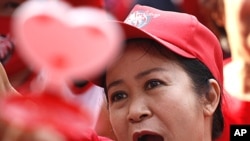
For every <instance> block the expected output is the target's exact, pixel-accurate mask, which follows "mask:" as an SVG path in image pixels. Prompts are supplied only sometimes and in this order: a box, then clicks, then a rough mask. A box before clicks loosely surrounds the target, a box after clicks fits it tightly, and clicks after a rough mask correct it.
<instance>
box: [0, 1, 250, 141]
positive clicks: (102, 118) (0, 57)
mask: <svg viewBox="0 0 250 141" xmlns="http://www.w3.org/2000/svg"><path fill="white" fill-rule="evenodd" d="M65 1H66V2H68V3H69V4H71V5H72V6H74V7H81V6H91V7H95V8H99V9H104V10H106V11H107V12H109V13H110V14H112V15H113V16H114V17H115V18H116V19H118V20H121V21H123V20H124V19H125V17H126V16H127V15H128V14H129V11H130V10H131V9H132V7H133V6H134V5H136V4H141V5H147V6H152V7H155V8H158V9H161V10H166V11H176V12H183V13H188V14H192V15H194V16H196V17H197V19H198V20H199V21H200V22H201V23H203V24H204V25H205V26H207V27H208V28H209V29H210V30H211V31H212V32H213V33H214V34H215V35H216V36H217V37H218V40H219V41H220V43H221V49H222V51H223V59H224V61H225V62H224V63H225V64H224V84H223V85H224V90H223V91H224V96H223V106H222V107H223V115H224V119H225V126H224V127H225V128H224V132H223V134H222V136H221V138H219V139H218V140H219V141H222V140H223V141H229V137H230V135H229V133H230V132H229V129H230V125H231V124H250V114H249V113H250V96H249V94H250V83H249V82H250V81H248V80H249V78H250V73H249V70H250V26H249V25H250V20H249V19H250V18H249V17H250V10H249V9H250V1H249V0H235V1H230V0H65ZM23 2H25V0H1V1H0V61H1V63H2V66H1V69H0V70H1V71H0V74H1V79H3V80H1V81H2V82H1V81H0V82H1V83H3V84H1V83H0V92H1V94H0V97H1V98H4V97H6V95H4V94H2V93H4V92H5V91H11V94H13V95H19V96H22V95H26V94H27V95H28V94H30V93H31V92H32V91H34V90H33V89H34V88H33V85H34V84H33V83H34V81H36V83H37V81H39V75H38V74H36V72H33V71H32V69H30V67H29V66H28V65H27V64H26V63H25V62H24V61H23V60H22V58H21V57H20V56H19V54H18V52H17V51H16V50H15V41H14V40H12V36H11V34H10V30H11V29H10V28H11V27H10V24H11V16H12V14H13V12H14V11H15V9H16V8H18V6H19V5H21V4H22V3H23ZM208 42H209V41H208ZM7 80H9V81H10V83H8V82H7ZM248 91H249V92H248ZM7 96H8V95H7ZM67 97H68V99H71V100H72V101H74V105H75V104H76V105H77V107H82V108H86V109H88V111H90V112H89V113H90V114H91V116H92V117H93V119H92V120H91V122H92V123H91V126H90V127H91V129H92V130H95V131H96V132H97V134H98V135H100V136H104V137H108V138H110V139H113V140H115V139H116V137H115V136H114V133H113V130H112V128H111V125H110V122H109V117H108V110H107V108H106V107H107V101H106V98H105V95H104V92H103V89H102V88H101V87H99V86H96V85H95V84H93V83H92V82H90V81H87V80H72V82H71V83H69V84H68V86H67ZM9 103H11V102H9ZM45 103H46V102H45ZM86 105H87V106H86ZM22 108H25V106H24V107H22ZM32 110H35V109H32ZM1 111H2V110H1V109H0V113H2V112H1ZM3 111H4V110H3ZM248 111H249V112H248ZM13 113H14V112H13ZM13 116H16V115H13ZM65 122H68V121H65ZM6 126H7V125H6V123H5V122H4V121H1V122H0V132H1V134H3V133H6V134H11V135H12V136H13V134H16V132H18V131H15V130H14V129H11V130H10V129H9V127H6ZM7 128H8V132H7V131H6V132H3V131H5V130H7ZM11 128H13V127H11ZM10 131H13V133H9V132H10ZM65 132H67V131H65ZM6 134H5V135H0V138H2V137H3V136H4V137H5V138H6V136H7V135H6ZM47 135H48V136H50V135H49V134H47ZM58 136H60V135H58Z"/></svg>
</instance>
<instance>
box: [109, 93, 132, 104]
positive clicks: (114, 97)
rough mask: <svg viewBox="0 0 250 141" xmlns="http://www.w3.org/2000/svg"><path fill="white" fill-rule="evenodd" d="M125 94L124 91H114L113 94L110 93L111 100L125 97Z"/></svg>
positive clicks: (115, 100) (114, 100)
mask: <svg viewBox="0 0 250 141" xmlns="http://www.w3.org/2000/svg"><path fill="white" fill-rule="evenodd" d="M127 97H128V96H127V94H126V93H124V92H116V93H114V94H112V96H111V102H117V101H120V100H122V99H124V98H127Z"/></svg>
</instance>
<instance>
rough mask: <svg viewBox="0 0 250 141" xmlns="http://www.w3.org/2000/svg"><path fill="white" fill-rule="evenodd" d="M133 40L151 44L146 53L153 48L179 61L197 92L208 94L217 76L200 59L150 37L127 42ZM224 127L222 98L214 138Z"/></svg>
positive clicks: (140, 43)
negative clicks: (175, 50) (165, 45)
mask: <svg viewBox="0 0 250 141" xmlns="http://www.w3.org/2000/svg"><path fill="white" fill-rule="evenodd" d="M131 42H133V43H136V44H138V47H142V44H147V45H149V46H147V47H146V48H144V50H145V53H147V52H151V50H152V49H154V50H155V49H156V50H157V51H158V52H159V53H160V54H162V55H163V56H165V57H166V58H168V59H171V60H173V61H175V62H176V63H178V64H179V65H180V66H181V67H182V68H183V69H184V70H185V71H186V73H187V74H188V75H189V76H190V78H191V80H192V82H193V87H194V90H195V91H196V93H197V94H208V91H209V89H210V85H209V79H215V78H214V77H213V75H212V73H211V72H210V71H209V69H208V68H207V67H206V66H205V65H204V64H203V63H202V62H200V61H199V60H198V59H189V58H184V57H182V56H180V55H177V54H175V53H173V52H171V51H169V50H168V49H166V47H164V46H162V45H161V44H159V43H157V42H155V41H153V40H150V39H130V40H128V41H127V42H126V43H131ZM105 77H106V76H105V75H104V79H103V80H104V85H103V86H104V90H105V94H106V97H107V89H106V83H105V80H106V79H105ZM221 94H222V92H221ZM199 96H201V95H199ZM205 96H208V95H205ZM107 99H108V98H107ZM223 128H224V119H223V116H222V111H221V99H220V101H219V105H218V107H217V108H216V111H215V113H214V115H213V127H212V139H216V138H217V137H219V136H220V135H221V133H222V131H223Z"/></svg>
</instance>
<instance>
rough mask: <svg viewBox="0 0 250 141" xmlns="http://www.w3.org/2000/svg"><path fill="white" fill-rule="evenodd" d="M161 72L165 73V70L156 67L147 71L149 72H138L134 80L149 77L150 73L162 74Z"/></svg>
mask: <svg viewBox="0 0 250 141" xmlns="http://www.w3.org/2000/svg"><path fill="white" fill-rule="evenodd" d="M162 71H166V69H164V68H161V67H157V68H152V69H149V70H145V71H143V72H140V73H139V74H137V75H136V76H135V79H141V78H142V77H144V76H146V75H149V74H150V73H153V72H162Z"/></svg>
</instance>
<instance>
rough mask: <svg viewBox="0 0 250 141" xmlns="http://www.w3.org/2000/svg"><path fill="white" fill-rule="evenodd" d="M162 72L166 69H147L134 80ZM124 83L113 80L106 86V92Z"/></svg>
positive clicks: (120, 80) (119, 80)
mask: <svg viewBox="0 0 250 141" xmlns="http://www.w3.org/2000/svg"><path fill="white" fill-rule="evenodd" d="M162 71H166V69H164V68H160V67H157V68H152V69H149V70H145V71H143V72H140V73H139V74H137V75H136V76H135V79H141V78H142V77H144V76H146V75H149V74H150V73H153V72H162ZM122 83H124V81H123V80H122V79H118V80H115V81H113V82H111V83H110V84H108V86H107V91H108V90H109V89H110V88H111V87H115V86H117V85H120V84H122Z"/></svg>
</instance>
